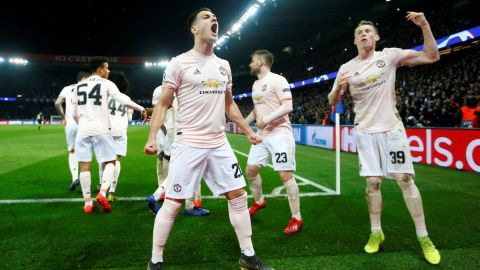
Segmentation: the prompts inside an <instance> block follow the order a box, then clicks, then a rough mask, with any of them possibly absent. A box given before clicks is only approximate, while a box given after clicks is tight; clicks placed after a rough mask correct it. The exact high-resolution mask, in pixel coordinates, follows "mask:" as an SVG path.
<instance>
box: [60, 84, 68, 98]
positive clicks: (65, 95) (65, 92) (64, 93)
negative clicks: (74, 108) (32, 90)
mask: <svg viewBox="0 0 480 270" xmlns="http://www.w3.org/2000/svg"><path fill="white" fill-rule="evenodd" d="M68 90H69V87H68V86H67V87H64V88H63V89H62V91H61V92H60V94H58V96H59V97H64V98H66V97H67V92H68Z"/></svg>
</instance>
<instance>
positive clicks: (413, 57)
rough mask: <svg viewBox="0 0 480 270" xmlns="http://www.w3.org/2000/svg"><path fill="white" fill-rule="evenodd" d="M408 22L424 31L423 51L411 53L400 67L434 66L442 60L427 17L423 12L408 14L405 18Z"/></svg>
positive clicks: (401, 62) (402, 61)
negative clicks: (433, 64)
mask: <svg viewBox="0 0 480 270" xmlns="http://www.w3.org/2000/svg"><path fill="white" fill-rule="evenodd" d="M405 18H406V19H407V20H409V21H412V22H413V23H414V24H415V25H417V26H418V27H420V29H422V34H423V51H421V52H416V51H412V52H410V53H409V54H408V55H407V56H406V57H405V58H404V59H402V60H400V65H407V66H418V65H425V64H432V63H435V62H437V61H438V60H440V53H439V51H438V48H437V42H436V41H435V38H434V37H433V33H432V30H431V29H430V24H429V23H428V21H427V19H426V18H425V15H424V14H423V13H422V12H412V11H409V12H407V16H406V17H405Z"/></svg>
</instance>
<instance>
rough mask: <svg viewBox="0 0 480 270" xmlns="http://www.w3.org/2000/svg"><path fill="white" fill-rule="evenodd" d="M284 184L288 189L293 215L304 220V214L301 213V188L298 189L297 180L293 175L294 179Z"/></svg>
mask: <svg viewBox="0 0 480 270" xmlns="http://www.w3.org/2000/svg"><path fill="white" fill-rule="evenodd" d="M283 184H284V185H285V189H286V190H287V194H288V205H289V206H290V211H291V212H292V217H294V218H296V219H297V220H302V215H301V214H300V190H299V189H298V184H297V181H295V178H293V177H292V179H290V180H288V181H287V182H285V183H283Z"/></svg>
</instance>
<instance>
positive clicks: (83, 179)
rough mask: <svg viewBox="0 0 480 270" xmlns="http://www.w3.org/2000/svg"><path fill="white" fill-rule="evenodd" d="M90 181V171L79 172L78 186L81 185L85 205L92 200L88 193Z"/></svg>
mask: <svg viewBox="0 0 480 270" xmlns="http://www.w3.org/2000/svg"><path fill="white" fill-rule="evenodd" d="M91 181H92V179H91V177H90V172H80V186H81V187H82V194H83V199H84V200H85V205H87V203H89V202H91V201H92V195H91V193H90V184H91ZM89 205H91V204H89Z"/></svg>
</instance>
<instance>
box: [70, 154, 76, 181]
mask: <svg viewBox="0 0 480 270" xmlns="http://www.w3.org/2000/svg"><path fill="white" fill-rule="evenodd" d="M68 167H69V168H70V173H71V174H72V182H73V181H75V180H77V179H78V162H77V158H76V157H75V153H73V152H69V153H68Z"/></svg>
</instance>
